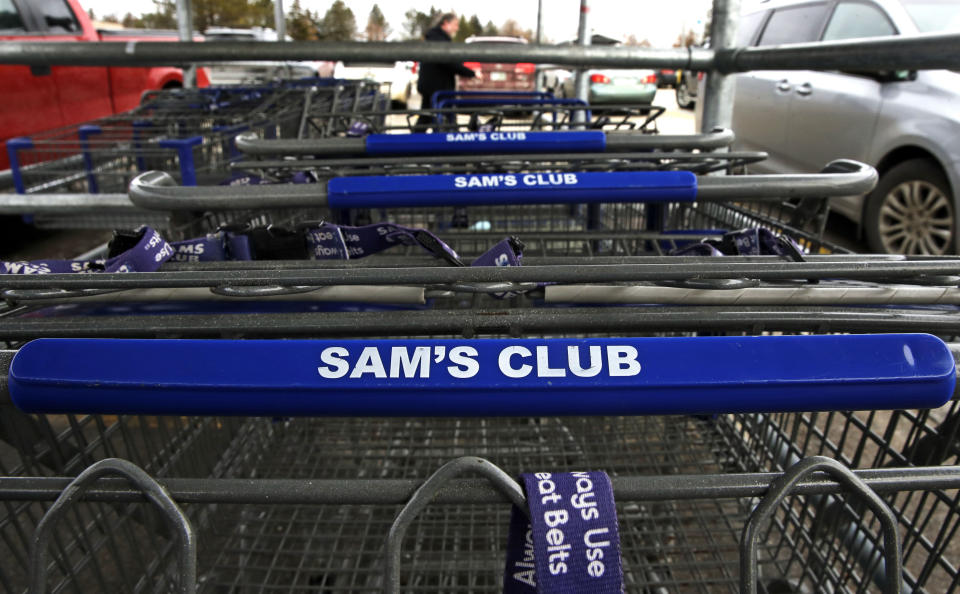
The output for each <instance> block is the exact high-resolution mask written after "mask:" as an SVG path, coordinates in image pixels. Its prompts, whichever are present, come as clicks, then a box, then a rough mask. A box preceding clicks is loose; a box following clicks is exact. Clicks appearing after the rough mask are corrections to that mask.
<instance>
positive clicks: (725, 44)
mask: <svg viewBox="0 0 960 594" xmlns="http://www.w3.org/2000/svg"><path fill="white" fill-rule="evenodd" d="M739 16H740V0H713V21H712V22H711V23H710V44H711V46H712V47H713V49H714V51H718V52H719V51H723V50H727V49H732V48H733V47H734V46H735V45H736V42H737V23H738V20H739ZM715 66H716V65H715ZM706 82H707V84H706V88H705V89H704V98H703V117H702V118H701V120H700V129H701V130H712V129H713V128H714V127H716V126H727V127H729V126H730V121H731V120H732V119H733V79H732V78H731V77H730V76H729V75H727V74H723V73H721V72H720V71H719V70H718V69H717V68H716V67H714V68H713V69H711V70H710V73H709V75H708V76H707V79H706Z"/></svg>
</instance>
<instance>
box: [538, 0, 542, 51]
mask: <svg viewBox="0 0 960 594" xmlns="http://www.w3.org/2000/svg"><path fill="white" fill-rule="evenodd" d="M542 41H543V0H537V45H540V43H541V42H542Z"/></svg>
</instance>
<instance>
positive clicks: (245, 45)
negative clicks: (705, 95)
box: [0, 34, 960, 73]
mask: <svg viewBox="0 0 960 594" xmlns="http://www.w3.org/2000/svg"><path fill="white" fill-rule="evenodd" d="M384 57H389V58H390V59H391V60H418V61H427V62H429V61H438V60H439V61H451V60H457V61H473V62H517V61H520V62H534V63H538V64H557V65H567V66H581V67H603V68H649V67H657V68H682V69H687V70H716V71H719V72H724V73H729V72H747V71H750V70H810V69H816V70H830V69H838V68H844V69H858V70H890V69H918V70H919V69H941V68H944V69H951V68H958V67H960V35H958V34H925V35H916V36H909V37H907V36H902V37H882V38H872V39H866V40H864V39H861V40H856V41H840V42H827V43H804V44H793V45H782V46H770V47H749V48H729V49H716V50H713V49H708V48H695V47H690V48H670V49H655V48H640V47H609V46H583V47H581V46H537V45H525V46H520V47H516V46H497V45H489V46H487V44H469V45H467V44H431V43H424V42H399V43H395V42H363V43H360V42H350V43H321V42H302V41H301V42H286V43H259V42H233V41H230V42H216V41H214V42H202V43H198V42H186V43H178V42H177V43H175V42H150V43H136V42H126V43H120V42H117V43H112V42H106V43H89V44H76V43H72V44H69V45H67V44H64V43H57V42H39V43H36V42H29V43H21V42H4V43H3V44H0V64H25V65H30V66H42V65H70V66H156V65H170V64H185V63H208V62H231V61H237V60H243V61H274V60H318V59H324V60H355V61H362V60H375V59H383V58H384Z"/></svg>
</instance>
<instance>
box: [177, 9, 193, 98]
mask: <svg viewBox="0 0 960 594" xmlns="http://www.w3.org/2000/svg"><path fill="white" fill-rule="evenodd" d="M177 32H178V33H179V37H180V41H193V9H192V7H191V6H190V0H177ZM183 86H184V88H186V89H192V88H194V87H196V86H197V66H196V65H195V64H190V65H189V66H188V67H186V68H185V69H184V71H183Z"/></svg>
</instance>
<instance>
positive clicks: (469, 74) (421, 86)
mask: <svg viewBox="0 0 960 594" xmlns="http://www.w3.org/2000/svg"><path fill="white" fill-rule="evenodd" d="M459 29H460V19H458V18H457V15H455V14H454V13H452V12H448V13H445V14H444V15H442V16H441V17H440V22H439V23H437V25H436V26H435V27H433V28H432V29H430V30H429V31H427V33H426V35H424V39H426V40H427V41H439V42H445V43H450V42H452V41H453V37H454V35H456V34H457V31H458V30H459ZM457 76H463V77H465V78H475V77H479V76H480V73H479V72H474V71H473V70H471V69H469V68H467V67H466V66H464V65H463V64H459V63H456V62H422V63H421V64H420V74H419V77H418V78H417V91H419V92H420V97H421V98H422V103H421V109H430V107H431V105H430V99H431V98H432V97H433V94H434V93H436V92H437V91H452V90H454V89H456V88H457V81H456V77H457ZM431 123H432V118H431V117H429V116H420V117H419V118H417V123H416V129H417V130H418V131H426V129H427V128H429V127H430V124H431Z"/></svg>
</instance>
